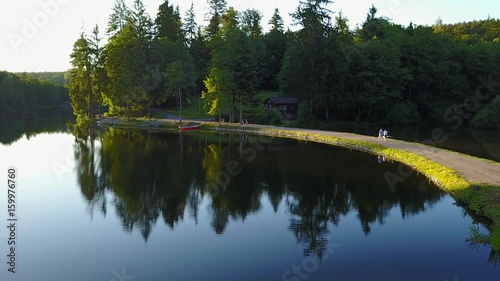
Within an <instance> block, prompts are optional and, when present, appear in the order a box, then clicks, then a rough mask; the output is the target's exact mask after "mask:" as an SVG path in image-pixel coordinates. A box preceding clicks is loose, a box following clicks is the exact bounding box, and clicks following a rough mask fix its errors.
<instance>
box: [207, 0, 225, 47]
mask: <svg viewBox="0 0 500 281" xmlns="http://www.w3.org/2000/svg"><path fill="white" fill-rule="evenodd" d="M226 7H227V3H226V0H208V10H209V11H208V14H207V16H208V17H209V23H208V26H207V27H206V34H207V36H208V38H212V37H214V36H215V34H217V32H219V29H220V27H221V23H222V17H223V16H224V13H225V11H226Z"/></svg>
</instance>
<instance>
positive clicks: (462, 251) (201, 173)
mask: <svg viewBox="0 0 500 281" xmlns="http://www.w3.org/2000/svg"><path fill="white" fill-rule="evenodd" d="M65 126H66V125H65V124H59V127H58V126H55V127H58V128H60V129H57V130H55V129H54V130H52V132H46V133H36V134H31V135H22V137H20V138H14V140H12V139H10V140H9V141H4V140H3V139H2V145H0V156H1V160H0V161H1V162H0V163H1V167H2V169H3V172H2V173H3V174H2V175H1V176H0V177H1V178H2V179H4V177H5V175H6V169H7V167H8V166H16V167H17V168H18V189H17V191H18V207H17V208H18V210H17V212H18V218H19V222H18V229H17V237H16V238H17V240H18V248H17V267H16V270H17V273H16V274H11V273H8V272H7V265H6V260H7V257H6V254H7V250H6V243H5V238H6V236H7V231H6V228H5V226H4V227H1V228H0V239H1V243H0V254H1V261H2V262H1V263H0V280H13V281H17V280H23V281H24V280H26V281H29V280H37V281H41V280H47V281H49V280H50V281H66V280H67V281H72V280H75V281H77V280H82V281H90V280H103V281H124V280H126V281H130V280H139V281H142V280H174V281H177V280H178V281H184V280H214V281H216V280H217V281H218V280H245V281H246V280H248V281H249V280H263V281H265V280H276V281H280V280H289V281H298V280H384V281H386V280H436V281H443V280H446V279H447V280H460V281H463V280H499V277H500V271H499V269H498V267H495V258H494V255H495V253H491V250H490V249H489V248H488V247H479V248H471V247H470V246H469V244H468V242H467V241H466V239H467V238H468V236H469V227H470V226H471V225H472V224H474V221H473V219H472V218H471V217H469V216H468V215H467V213H466V212H465V211H464V210H463V209H462V208H460V207H458V206H456V205H455V204H454V203H455V202H454V200H453V199H452V198H450V197H449V196H448V195H446V194H444V193H443V192H441V191H440V190H439V189H437V188H436V187H435V186H434V185H432V184H429V183H428V181H427V180H426V179H425V178H423V177H422V176H419V175H417V174H416V173H412V175H410V176H408V177H406V178H405V180H404V182H402V183H400V184H397V185H395V186H391V185H390V184H388V182H387V180H386V178H385V177H384V175H387V174H388V173H394V174H398V169H401V168H402V167H400V165H399V164H398V163H391V162H382V163H379V161H378V160H379V159H378V158H377V157H376V156H373V155H369V154H364V153H360V152H356V151H349V150H345V149H341V148H336V147H330V146H325V145H319V144H314V143H303V142H297V141H292V140H286V139H271V138H260V137H255V136H245V135H243V136H241V135H222V136H221V135H216V134H208V133H207V134H205V133H202V132H193V133H189V134H183V135H179V134H178V133H153V132H130V131H122V130H113V129H110V130H107V131H91V132H89V131H87V130H78V129H77V130H75V131H74V132H73V131H72V129H71V128H70V126H68V128H69V129H65ZM46 131H47V130H46ZM48 131H50V130H48ZM75 134H76V135H77V136H75ZM0 200H2V201H3V202H5V201H6V187H5V186H4V187H2V189H1V191H0ZM3 202H2V204H0V206H4V207H3V208H4V210H0V225H6V224H7V222H6V219H7V214H6V207H5V204H4V203H3ZM490 256H492V257H490ZM497 256H498V254H497ZM497 259H498V258H497ZM455 278H456V279H455Z"/></svg>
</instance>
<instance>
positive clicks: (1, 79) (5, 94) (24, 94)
mask: <svg viewBox="0 0 500 281" xmlns="http://www.w3.org/2000/svg"><path fill="white" fill-rule="evenodd" d="M54 75H56V74H55V73H52V74H50V75H49V74H43V73H17V74H14V73H10V72H6V71H0V119H9V118H10V117H12V116H34V115H36V114H37V113H38V112H39V110H40V109H43V108H54V107H64V106H68V104H69V102H70V99H69V96H68V90H67V89H66V88H65V87H64V83H63V84H57V82H56V81H57V80H56V79H55V77H56V76H54ZM61 76H62V77H64V73H59V74H57V77H61ZM50 77H51V78H50Z"/></svg>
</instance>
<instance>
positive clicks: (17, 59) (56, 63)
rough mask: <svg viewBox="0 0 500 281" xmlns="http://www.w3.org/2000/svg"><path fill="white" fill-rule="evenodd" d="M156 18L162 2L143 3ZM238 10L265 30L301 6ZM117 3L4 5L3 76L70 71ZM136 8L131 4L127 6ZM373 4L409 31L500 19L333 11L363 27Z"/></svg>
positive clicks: (387, 4) (468, 0) (269, 0)
mask: <svg viewBox="0 0 500 281" xmlns="http://www.w3.org/2000/svg"><path fill="white" fill-rule="evenodd" d="M143 2H144V4H145V6H146V8H147V9H148V11H149V13H150V14H151V16H152V17H153V18H154V17H155V16H156V12H157V9H158V6H159V5H160V4H161V3H162V2H163V0H143ZM170 2H171V3H173V4H175V5H179V7H180V9H181V13H182V15H183V16H184V13H185V11H186V10H187V9H188V8H189V6H190V4H191V1H189V0H170ZM227 2H228V5H229V6H233V7H235V9H237V10H245V9H247V8H255V9H258V10H260V11H262V13H263V14H264V19H263V22H262V24H263V26H264V27H267V23H268V21H269V18H270V16H271V15H272V12H273V11H274V8H275V7H278V8H279V9H280V12H281V15H282V16H283V18H284V19H285V23H286V24H290V16H289V13H290V12H293V11H294V10H295V9H296V7H297V5H298V3H299V1H298V0H286V1H284V0H280V1H277V0H227ZM113 3H114V0H23V1H6V0H3V1H0V35H1V37H0V70H7V71H14V72H17V71H64V70H66V69H68V68H69V67H70V64H69V54H70V53H71V49H72V46H73V43H74V42H75V40H76V39H77V38H78V36H79V33H80V31H81V28H82V25H83V24H85V28H86V29H90V28H91V26H93V25H94V24H96V23H97V24H99V26H100V27H101V30H104V29H105V26H106V23H107V19H108V16H109V14H110V13H111V9H112V7H113ZM127 3H132V0H127ZM372 3H373V4H375V6H376V7H377V8H378V10H379V15H383V16H387V17H389V18H391V19H393V21H394V22H395V23H398V24H403V25H408V24H409V23H410V21H413V22H414V23H416V24H421V25H431V24H433V23H434V22H435V21H436V19H437V18H438V17H441V19H442V20H443V22H444V23H455V22H461V21H469V20H474V19H486V18H487V17H488V16H490V17H491V18H500V4H499V3H500V2H498V1H495V0H475V1H472V0H465V1H460V2H459V1H452V0H420V1H416V0H356V1H354V0H337V1H335V2H334V3H333V4H332V5H330V7H329V8H330V10H332V11H334V12H339V11H342V13H343V14H344V15H345V16H346V17H347V18H349V20H350V25H351V27H355V26H356V24H359V23H361V22H363V21H364V20H365V18H366V14H367V12H368V9H369V8H370V6H371V5H372ZM194 5H195V9H196V13H197V17H198V23H202V24H206V22H204V21H203V19H204V14H205V13H206V7H207V4H206V0H194Z"/></svg>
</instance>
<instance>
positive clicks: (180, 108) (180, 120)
mask: <svg viewBox="0 0 500 281" xmlns="http://www.w3.org/2000/svg"><path fill="white" fill-rule="evenodd" d="M177 91H178V92H179V123H180V122H182V93H181V86H180V85H177Z"/></svg>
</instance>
